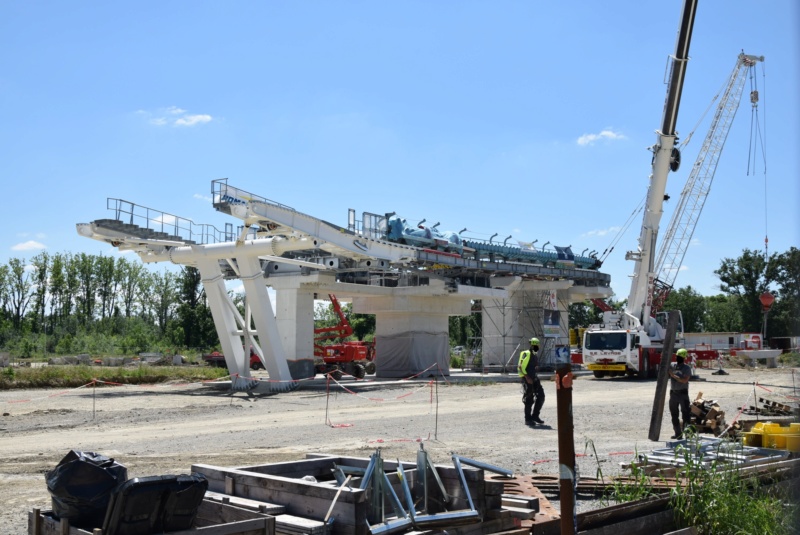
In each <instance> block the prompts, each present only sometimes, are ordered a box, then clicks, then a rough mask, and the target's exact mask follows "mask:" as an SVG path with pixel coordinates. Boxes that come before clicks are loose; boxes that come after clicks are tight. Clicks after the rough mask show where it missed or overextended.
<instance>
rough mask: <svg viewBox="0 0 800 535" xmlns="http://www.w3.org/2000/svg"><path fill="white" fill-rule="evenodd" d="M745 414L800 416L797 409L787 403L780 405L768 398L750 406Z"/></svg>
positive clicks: (760, 399)
mask: <svg viewBox="0 0 800 535" xmlns="http://www.w3.org/2000/svg"><path fill="white" fill-rule="evenodd" d="M796 404H797V403H796V402H795V405H796ZM744 413H745V414H756V415H759V416H792V415H795V416H797V415H800V411H799V410H798V408H797V407H792V406H791V405H789V404H787V403H780V402H778V401H774V400H771V399H767V398H762V397H760V398H758V403H756V405H750V408H749V409H745V410H744Z"/></svg>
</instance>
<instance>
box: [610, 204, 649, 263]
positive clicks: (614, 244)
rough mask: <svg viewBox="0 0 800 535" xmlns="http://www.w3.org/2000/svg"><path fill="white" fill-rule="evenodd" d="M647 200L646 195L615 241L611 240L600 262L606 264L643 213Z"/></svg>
mask: <svg viewBox="0 0 800 535" xmlns="http://www.w3.org/2000/svg"><path fill="white" fill-rule="evenodd" d="M646 198H647V196H646V195H645V196H644V197H642V200H641V201H639V204H638V206H636V208H634V210H633V212H631V215H629V216H628V219H627V220H626V221H625V223H624V224H623V225H622V227H620V229H619V230H618V231H617V234H616V236H614V239H613V240H611V243H610V244H609V245H608V247H606V248H605V250H604V251H603V253H602V254H601V255H600V258H599V260H600V262H605V260H606V258H608V256H609V255H610V254H611V252H612V251H613V250H614V247H616V245H617V243H619V241H620V240H621V239H622V237H623V236H624V235H625V233H626V232H627V231H628V228H630V226H631V224H632V223H633V221H634V218H635V217H636V216H637V215H638V214H639V213H641V211H642V210H643V209H644V201H645V199H646Z"/></svg>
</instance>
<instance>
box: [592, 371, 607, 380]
mask: <svg viewBox="0 0 800 535" xmlns="http://www.w3.org/2000/svg"><path fill="white" fill-rule="evenodd" d="M592 373H594V376H595V377H596V378H597V379H602V378H603V377H605V376H606V372H592Z"/></svg>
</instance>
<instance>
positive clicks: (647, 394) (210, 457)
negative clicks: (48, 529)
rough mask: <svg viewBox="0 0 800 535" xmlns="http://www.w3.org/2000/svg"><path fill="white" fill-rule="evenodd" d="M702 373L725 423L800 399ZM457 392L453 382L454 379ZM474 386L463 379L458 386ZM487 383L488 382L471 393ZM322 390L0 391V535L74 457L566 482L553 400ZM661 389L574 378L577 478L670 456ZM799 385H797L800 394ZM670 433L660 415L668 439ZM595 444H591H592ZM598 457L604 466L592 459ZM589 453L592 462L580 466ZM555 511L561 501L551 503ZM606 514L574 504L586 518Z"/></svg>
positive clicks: (693, 388)
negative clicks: (320, 465)
mask: <svg viewBox="0 0 800 535" xmlns="http://www.w3.org/2000/svg"><path fill="white" fill-rule="evenodd" d="M728 371H729V372H730V374H729V375H713V374H712V373H711V370H698V375H699V377H700V379H701V380H700V381H697V382H692V383H690V395H691V397H692V398H694V396H695V395H696V394H697V393H698V391H702V392H703V394H704V397H705V398H706V399H709V398H710V399H715V400H717V401H718V402H719V404H720V405H721V407H722V408H723V410H724V411H725V414H726V420H727V421H728V422H729V423H730V422H731V421H732V419H733V418H734V417H735V416H736V415H737V413H738V411H739V409H740V408H741V407H742V406H743V405H749V404H753V403H754V401H753V396H754V395H755V396H757V397H768V398H772V399H778V400H780V399H782V398H783V396H795V395H796V391H795V390H794V381H795V380H797V379H796V378H795V376H796V375H797V371H798V370H797V369H794V370H793V369H791V368H777V369H767V368H758V369H755V370H741V369H731V370H728ZM457 381H458V382H457ZM460 381H465V382H460ZM480 381H486V383H485V384H476V383H478V382H480ZM350 385H351V383H343V384H342V385H341V386H338V385H335V384H334V386H333V387H332V388H331V389H330V391H326V389H325V386H324V382H322V381H319V382H318V385H317V386H313V385H311V384H308V385H306V386H305V387H304V388H301V389H299V390H296V391H294V392H291V393H287V394H279V395H274V396H262V397H249V396H248V395H246V394H243V393H235V394H230V393H228V392H226V391H225V390H222V391H220V390H218V389H213V388H211V387H209V386H207V385H201V384H170V385H159V386H151V387H141V386H138V387H127V386H121V387H105V388H97V389H94V388H80V389H73V390H22V391H21V390H15V391H4V392H0V414H2V416H1V417H0V503H2V504H3V505H4V507H3V508H1V509H0V534H2V535H23V534H27V513H28V511H30V510H31V509H32V508H34V507H38V508H41V509H42V510H47V509H49V508H50V507H51V505H50V504H51V502H50V496H49V494H48V491H47V487H46V484H45V478H44V474H45V473H46V472H47V471H48V470H50V469H52V468H53V467H55V465H56V464H57V463H58V462H59V461H60V460H61V459H62V458H63V457H64V455H66V454H67V453H68V452H69V451H70V450H77V451H91V452H96V453H101V454H103V455H106V456H108V457H112V458H114V459H116V460H117V461H118V462H119V463H121V464H123V465H125V466H126V467H127V469H128V476H129V477H143V476H150V475H161V474H179V473H188V472H189V471H190V469H191V466H192V464H194V463H205V464H214V465H218V466H246V465H257V464H266V463H270V462H277V461H286V460H297V459H302V458H304V457H305V454H306V453H310V452H315V453H333V454H343V455H350V456H357V457H369V455H370V454H372V453H373V452H374V451H375V450H376V449H377V448H381V452H382V456H383V457H384V458H386V459H396V458H399V459H400V460H402V461H404V462H405V461H408V462H409V463H412V464H413V462H414V460H415V458H416V451H417V450H418V449H419V447H420V443H424V447H425V449H426V450H428V451H429V452H430V453H431V456H432V457H433V460H434V461H435V462H437V463H447V464H450V463H451V460H450V455H451V454H452V453H457V454H459V455H461V456H464V457H469V458H472V459H476V460H479V461H482V462H485V463H489V464H493V465H495V466H499V467H502V468H506V469H510V470H513V471H514V472H516V473H518V474H531V473H538V474H543V475H551V474H552V475H556V474H557V473H558V462H557V459H558V447H557V426H556V392H555V384H554V383H553V382H552V381H545V382H544V388H545V393H546V398H547V399H546V403H545V406H544V409H543V411H542V418H543V419H544V420H545V422H546V424H545V425H544V426H538V427H536V428H529V427H526V426H525V425H523V416H522V403H521V397H520V386H519V384H518V382H517V379H516V378H514V377H511V376H502V375H498V374H490V375H486V376H477V378H475V376H473V377H472V378H467V377H462V376H460V374H459V373H458V372H453V375H452V377H451V380H450V381H449V382H448V381H444V380H442V379H440V380H438V381H436V382H435V383H434V382H432V381H416V382H407V381H404V382H399V383H398V382H391V383H383V384H381V385H376V384H374V383H373V384H372V385H371V386H370V387H369V388H363V385H362V386H361V387H353V388H352V389H349V388H346V387H349V386H350ZM655 386H656V383H655V381H639V380H631V379H626V378H615V379H595V378H594V377H592V376H590V375H585V376H579V377H578V378H577V379H576V381H575V383H574V388H573V421H574V441H575V451H576V453H577V454H578V457H577V464H578V468H579V471H580V474H582V475H584V476H590V477H596V476H597V475H598V474H597V472H598V469H600V470H602V473H603V475H605V476H609V475H617V474H620V473H624V472H623V471H622V469H621V468H620V466H619V465H620V463H621V462H626V461H630V460H631V459H633V458H634V456H635V454H636V453H637V452H638V453H641V452H645V451H648V450H651V449H654V448H656V447H660V446H662V443H661V442H651V441H649V440H648V438H647V436H648V430H649V425H650V418H651V412H652V408H653V397H654V392H655ZM798 386H800V384H799V385H798ZM671 434H672V429H671V426H670V422H669V415H668V413H666V414H664V418H663V424H662V427H661V437H660V438H661V440H662V441H663V440H665V439H667V438H668V437H669V435H671ZM588 442H591V443H592V444H593V448H592V447H587V443H588ZM595 452H596V455H595ZM584 454H586V455H584ZM554 505H556V506H557V502H556V503H554ZM593 506H595V507H596V506H597V504H593V503H585V504H582V503H579V510H581V509H582V508H587V507H588V508H591V507H593Z"/></svg>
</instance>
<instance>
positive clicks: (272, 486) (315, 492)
mask: <svg viewBox="0 0 800 535" xmlns="http://www.w3.org/2000/svg"><path fill="white" fill-rule="evenodd" d="M369 462H370V459H369V458H361V457H341V456H333V455H323V454H318V455H314V454H311V455H308V456H307V458H306V459H303V460H299V461H287V462H282V463H272V464H265V465H256V466H244V467H237V468H223V467H219V466H212V465H206V464H195V465H192V472H198V473H200V474H203V475H204V476H205V477H206V479H207V480H208V485H209V486H208V488H209V490H210V491H213V492H224V493H226V494H229V495H231V496H237V497H242V498H248V499H251V500H257V501H262V502H269V503H273V504H280V505H283V506H284V507H285V508H286V513H287V514H289V515H294V516H297V517H303V518H306V519H309V520H316V521H322V520H324V519H325V518H326V517H328V516H329V517H330V518H332V519H333V523H332V524H331V525H330V533H331V534H332V535H366V534H367V532H368V525H367V514H368V509H369V503H368V501H367V493H366V491H364V490H361V489H359V488H357V484H356V483H354V485H353V487H354V488H343V489H340V488H339V486H338V485H337V484H336V482H335V480H334V479H333V476H332V470H333V468H334V465H338V466H349V467H354V468H361V469H366V468H367V466H368V465H369ZM383 466H384V471H385V472H386V474H387V476H388V478H389V481H390V483H392V485H393V487H394V489H395V492H396V493H397V494H398V495H399V496H402V489H401V483H400V480H399V478H398V477H397V475H396V474H395V473H393V472H395V471H396V470H397V468H398V463H397V461H389V460H386V459H384V460H383ZM403 468H404V469H405V478H406V480H407V482H408V484H409V485H410V486H411V488H413V486H414V483H415V481H416V477H417V476H416V464H415V463H403ZM436 471H437V473H438V474H439V477H440V478H441V480H442V483H443V485H444V487H445V490H446V492H447V493H448V495H450V496H451V497H452V498H453V499H452V500H451V502H450V503H448V504H447V505H448V510H462V509H468V507H469V506H468V502H467V500H466V496H465V494H464V492H463V490H461V480H460V478H459V476H458V472H457V470H456V469H455V468H454V467H452V466H441V465H436ZM463 471H464V477H465V479H466V481H467V486H468V488H469V491H470V496H471V498H472V502H473V505H474V506H475V509H476V510H477V511H478V513H479V514H480V515H481V516H483V513H484V511H485V509H486V492H485V486H484V481H483V470H479V469H476V468H472V467H469V466H464V467H463ZM306 476H311V477H313V478H314V479H315V480H316V481H306V480H303V479H301V478H303V477H306ZM429 483H431V482H429ZM431 484H432V483H431ZM332 504H333V505H332ZM429 512H439V511H429Z"/></svg>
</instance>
